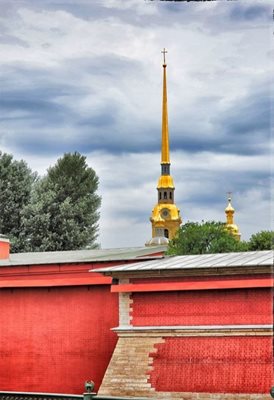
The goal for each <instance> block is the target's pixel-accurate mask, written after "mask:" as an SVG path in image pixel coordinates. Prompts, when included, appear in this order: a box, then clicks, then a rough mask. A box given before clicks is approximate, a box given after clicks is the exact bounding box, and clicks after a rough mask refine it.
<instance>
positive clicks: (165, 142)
mask: <svg viewBox="0 0 274 400" xmlns="http://www.w3.org/2000/svg"><path fill="white" fill-rule="evenodd" d="M162 53H163V56H164V63H163V108H162V159H161V163H162V164H169V163H170V159H169V138H168V114H167V87H166V86H167V85H166V66H167V65H166V53H167V50H166V49H165V48H164V49H163V51H162Z"/></svg>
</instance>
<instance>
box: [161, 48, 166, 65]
mask: <svg viewBox="0 0 274 400" xmlns="http://www.w3.org/2000/svg"><path fill="white" fill-rule="evenodd" d="M161 53H162V54H163V56H164V65H166V53H167V50H166V48H165V47H164V49H163V50H162V51H161Z"/></svg>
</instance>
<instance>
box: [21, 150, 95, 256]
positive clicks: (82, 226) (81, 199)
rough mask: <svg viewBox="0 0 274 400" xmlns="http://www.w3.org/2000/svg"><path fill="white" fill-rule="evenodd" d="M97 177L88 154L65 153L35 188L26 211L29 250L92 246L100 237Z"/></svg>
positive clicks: (25, 235) (25, 238)
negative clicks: (87, 158)
mask: <svg viewBox="0 0 274 400" xmlns="http://www.w3.org/2000/svg"><path fill="white" fill-rule="evenodd" d="M97 188H98V177H97V175H96V173H95V171H94V170H93V169H92V168H90V167H88V165H87V163H86V157H84V156H82V155H81V154H79V153H77V152H75V153H66V154H64V156H63V157H62V158H60V159H59V160H58V161H57V163H56V165H55V166H53V167H51V168H49V169H48V173H47V175H46V176H45V177H44V178H42V179H41V180H39V181H38V182H37V183H36V184H35V185H34V188H33V191H32V195H31V198H30V202H29V204H28V205H27V206H26V207H25V208H24V210H23V226H22V232H21V238H22V240H23V241H24V243H25V249H26V251H56V250H74V249H81V248H87V247H89V248H92V247H95V246H96V242H95V241H96V238H97V236H98V220H99V212H98V208H99V206H100V204H101V198H100V197H99V196H98V195H97V193H96V191H97Z"/></svg>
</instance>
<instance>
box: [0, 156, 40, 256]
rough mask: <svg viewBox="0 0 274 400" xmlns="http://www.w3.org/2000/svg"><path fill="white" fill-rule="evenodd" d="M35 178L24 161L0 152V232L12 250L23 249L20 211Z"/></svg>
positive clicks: (26, 200) (27, 198)
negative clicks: (9, 243) (5, 236)
mask: <svg viewBox="0 0 274 400" xmlns="http://www.w3.org/2000/svg"><path fill="white" fill-rule="evenodd" d="M35 180H36V174H35V173H33V172H32V171H31V170H30V168H29V167H28V166H27V164H26V162H25V161H23V160H21V161H16V160H14V159H13V156H12V155H11V154H6V153H2V152H0V232H1V234H4V235H7V236H8V237H9V239H10V241H11V245H12V251H13V252H19V251H22V250H23V249H24V245H23V243H22V241H21V240H20V232H21V227H22V215H21V211H22V209H23V208H24V207H25V206H26V204H27V203H28V202H29V199H30V193H31V188H32V185H33V183H34V182H35Z"/></svg>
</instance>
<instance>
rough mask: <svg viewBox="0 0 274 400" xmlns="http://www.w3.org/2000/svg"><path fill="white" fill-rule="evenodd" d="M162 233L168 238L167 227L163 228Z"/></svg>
mask: <svg viewBox="0 0 274 400" xmlns="http://www.w3.org/2000/svg"><path fill="white" fill-rule="evenodd" d="M164 235H165V237H166V238H167V239H168V237H169V235H168V229H165V230H164Z"/></svg>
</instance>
